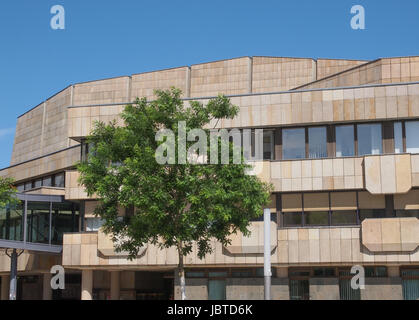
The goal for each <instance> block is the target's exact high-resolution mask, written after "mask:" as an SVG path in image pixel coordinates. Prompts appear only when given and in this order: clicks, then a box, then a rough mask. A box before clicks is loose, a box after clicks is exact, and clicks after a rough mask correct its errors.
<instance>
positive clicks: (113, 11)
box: [0, 0, 419, 168]
mask: <svg viewBox="0 0 419 320" xmlns="http://www.w3.org/2000/svg"><path fill="white" fill-rule="evenodd" d="M57 4H58V5H62V6H64V8H65V14H66V16H65V18H66V24H65V30H52V29H51V27H50V20H51V18H52V16H53V15H52V14H51V13H50V9H51V7H52V6H53V5H57ZM356 4H360V5H363V6H364V8H365V11H366V29H365V30H353V29H351V27H350V20H351V17H352V15H351V13H350V9H351V7H352V6H353V5H356ZM418 18H419V1H417V0H398V1H393V0H353V1H349V0H318V1H313V0H292V1H291V0H286V1H285V0H274V1H270V0H269V1H268V0H258V1H247V0H241V1H236V0H229V1H226V0H223V1H220V0H211V1H200V0H182V1H181V0H170V1H162V0H160V1H156V0H153V1H151V0H150V1H142V0H135V1H134V0H119V1H103V0H88V1H87V0H53V1H50V0H37V1H34V0H13V1H10V0H9V1H0V49H1V50H0V108H1V109H0V110H1V117H0V147H1V150H2V152H1V153H0V168H3V167H7V166H8V165H9V163H10V157H11V152H12V145H13V139H14V128H15V125H16V118H17V116H19V115H20V114H22V113H24V112H25V111H27V110H29V109H30V108H32V107H34V106H36V105H37V104H39V103H40V102H42V101H43V100H45V99H46V98H48V97H50V96H52V95H53V94H54V93H56V92H58V91H60V90H61V89H63V88H65V87H66V86H68V85H69V84H72V83H77V82H82V81H88V80H95V79H101V78H107V77H114V76H120V75H129V74H133V73H139V72H144V71H150V70H157V69H162V68H170V67H176V66H183V65H191V64H196V63H200V62H206V61H212V60H218V59H226V58H233V57H239V56H253V55H268V56H293V57H294V56H295V57H313V58H348V59H375V58H378V57H385V56H405V55H419V32H418V31H419V19H418Z"/></svg>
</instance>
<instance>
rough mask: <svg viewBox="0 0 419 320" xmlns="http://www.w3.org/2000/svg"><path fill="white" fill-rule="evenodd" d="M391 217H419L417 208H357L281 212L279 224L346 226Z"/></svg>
mask: <svg viewBox="0 0 419 320" xmlns="http://www.w3.org/2000/svg"><path fill="white" fill-rule="evenodd" d="M392 217H397V218H405V217H417V218H419V210H394V211H391V212H389V211H388V210H386V209H358V210H342V211H333V210H330V211H304V212H283V213H282V221H281V226H283V227H305V226H347V225H358V224H360V222H361V221H362V220H364V219H371V218H392Z"/></svg>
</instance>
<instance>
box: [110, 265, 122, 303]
mask: <svg viewBox="0 0 419 320" xmlns="http://www.w3.org/2000/svg"><path fill="white" fill-rule="evenodd" d="M120 292H121V282H120V272H119V271H111V300H119V299H120Z"/></svg>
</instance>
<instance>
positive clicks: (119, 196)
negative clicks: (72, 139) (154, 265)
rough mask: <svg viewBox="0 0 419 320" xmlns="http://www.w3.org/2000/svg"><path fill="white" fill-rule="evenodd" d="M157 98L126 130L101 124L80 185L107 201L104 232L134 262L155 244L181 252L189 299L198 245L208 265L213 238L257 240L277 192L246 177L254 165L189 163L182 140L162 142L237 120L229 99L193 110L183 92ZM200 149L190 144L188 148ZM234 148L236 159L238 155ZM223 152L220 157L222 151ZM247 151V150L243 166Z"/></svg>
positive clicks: (128, 112)
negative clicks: (161, 152) (189, 263)
mask: <svg viewBox="0 0 419 320" xmlns="http://www.w3.org/2000/svg"><path fill="white" fill-rule="evenodd" d="M156 96H157V99H156V100H155V101H152V102H148V101H147V100H146V99H145V98H143V99H138V98H137V100H136V102H135V104H132V105H127V106H126V107H125V109H124V111H123V113H122V115H121V117H122V119H123V121H124V125H123V126H117V125H116V122H112V123H110V124H107V125H106V124H104V123H102V122H96V124H95V126H94V129H93V131H92V133H91V135H90V136H89V137H88V138H87V141H88V143H89V156H88V161H85V162H84V163H80V164H79V165H78V170H79V171H80V180H79V181H80V183H81V184H82V185H84V187H85V189H86V191H87V193H88V195H89V196H92V195H95V196H96V197H98V199H100V202H99V203H100V204H99V206H98V207H97V209H96V211H95V213H96V214H97V215H99V216H100V217H101V218H102V219H103V221H104V224H103V231H104V232H105V233H107V234H111V235H112V239H113V241H114V243H115V248H116V250H119V251H127V252H129V257H130V258H134V257H135V256H136V255H137V253H138V250H139V248H140V247H142V246H143V245H145V244H147V243H152V244H155V245H157V246H158V247H159V248H161V249H162V248H169V247H173V246H175V247H176V248H177V251H178V255H179V265H178V267H179V268H178V270H179V278H180V282H181V293H182V300H184V299H186V294H185V273H184V256H185V255H187V254H189V253H190V252H191V251H192V246H193V243H196V244H197V248H198V256H199V258H201V259H202V258H203V257H204V256H205V255H206V254H207V253H210V252H212V250H213V248H212V247H211V240H212V239H216V240H217V241H219V242H221V243H222V244H223V245H227V244H229V243H230V240H229V235H231V234H232V233H237V232H238V231H240V232H242V233H243V234H245V235H249V231H248V226H249V224H250V221H251V220H252V219H254V218H256V217H258V216H260V215H261V214H262V208H263V206H264V205H266V204H267V203H268V202H269V191H270V188H271V186H270V185H267V184H265V183H262V182H261V181H260V180H259V179H258V178H257V177H256V176H253V175H248V174H246V172H247V170H249V168H250V166H249V165H248V164H245V163H244V162H243V161H241V162H240V163H239V164H233V163H232V159H230V160H229V162H228V163H227V164H220V163H218V164H205V165H204V164H201V165H197V164H196V163H195V164H194V163H190V162H189V161H187V162H186V163H184V164H182V163H180V162H182V157H183V155H182V154H181V152H177V153H176V152H175V150H178V151H179V147H180V143H179V141H178V139H173V140H170V135H168V136H167V137H166V139H163V140H160V139H158V138H156V136H158V133H159V132H161V131H160V130H161V129H166V130H167V129H170V130H171V132H173V133H177V132H178V130H179V129H180V127H181V125H180V124H181V123H182V122H183V123H184V124H186V128H185V130H186V132H187V133H190V132H192V131H191V130H193V129H195V128H204V127H205V126H208V125H209V124H210V122H211V121H218V120H220V119H226V118H233V117H234V116H236V115H237V113H238V108H237V107H236V106H234V105H232V104H231V103H230V101H229V99H227V98H226V97H224V96H221V95H220V96H218V97H217V98H215V99H212V100H210V101H209V102H208V103H207V104H206V105H204V104H202V103H201V102H198V101H191V102H190V106H189V107H187V108H186V107H185V106H184V104H183V101H182V99H181V98H180V97H181V91H180V90H178V89H175V88H172V89H171V90H167V91H156ZM206 132H208V130H207V131H206ZM178 138H179V137H178ZM159 140H160V141H159ZM170 141H172V142H173V143H175V145H172V146H171V147H170V146H169V147H168V148H167V149H166V153H165V155H166V156H168V158H169V164H164V165H161V164H159V163H158V161H156V150H157V149H158V148H159V147H160V148H161V147H162V146H163V145H165V144H166V146H167V143H168V142H170ZM193 143H194V141H188V142H187V147H190V146H191V145H192V144H193ZM227 143H228V146H229V149H228V150H229V154H230V155H231V154H232V153H233V152H234V151H237V148H236V149H234V148H235V147H234V145H233V144H232V143H231V142H228V140H227ZM207 145H208V139H207V140H206V141H205V146H207ZM188 150H189V149H188ZM217 151H218V155H219V154H220V152H221V148H218V150H217ZM241 151H242V150H241V147H240V156H241V160H243V154H242V153H241ZM172 152H173V153H172ZM170 154H172V155H173V154H175V155H174V156H172V157H170ZM206 154H207V155H208V156H209V151H208V152H207V153H206ZM230 158H231V157H230ZM183 159H184V158H183ZM188 159H189V158H188ZM171 160H172V161H171ZM121 207H122V208H126V209H127V210H126V214H125V216H124V217H121V216H118V210H119V209H120V208H121Z"/></svg>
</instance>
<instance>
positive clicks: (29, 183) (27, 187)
mask: <svg viewBox="0 0 419 320" xmlns="http://www.w3.org/2000/svg"><path fill="white" fill-rule="evenodd" d="M30 189H32V181H28V182H25V190H30Z"/></svg>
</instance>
